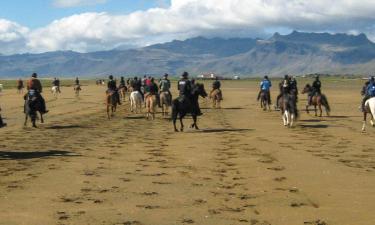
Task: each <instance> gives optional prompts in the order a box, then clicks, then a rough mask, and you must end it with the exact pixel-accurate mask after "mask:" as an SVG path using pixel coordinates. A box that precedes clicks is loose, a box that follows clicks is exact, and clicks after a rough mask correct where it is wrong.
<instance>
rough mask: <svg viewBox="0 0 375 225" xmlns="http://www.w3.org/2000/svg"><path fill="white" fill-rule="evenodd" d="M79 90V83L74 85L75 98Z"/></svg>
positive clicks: (80, 89)
mask: <svg viewBox="0 0 375 225" xmlns="http://www.w3.org/2000/svg"><path fill="white" fill-rule="evenodd" d="M80 91H82V88H81V85H79V84H76V85H74V93H75V96H76V97H77V98H78V97H79V92H80Z"/></svg>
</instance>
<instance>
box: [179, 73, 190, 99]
mask: <svg viewBox="0 0 375 225" xmlns="http://www.w3.org/2000/svg"><path fill="white" fill-rule="evenodd" d="M177 90H178V91H179V95H180V101H189V98H190V95H191V90H192V89H191V82H190V80H189V74H188V73H187V72H184V73H183V74H182V78H181V79H180V80H179V81H178V82H177Z"/></svg>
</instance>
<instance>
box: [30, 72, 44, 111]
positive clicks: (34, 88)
mask: <svg viewBox="0 0 375 225" xmlns="http://www.w3.org/2000/svg"><path fill="white" fill-rule="evenodd" d="M37 77H38V74H36V73H33V74H32V75H31V79H30V80H29V81H28V82H27V90H28V93H27V94H26V95H25V96H24V98H25V100H26V99H27V97H28V96H31V95H35V97H36V98H37V100H39V101H40V105H41V106H40V107H41V113H42V114H45V113H48V110H46V101H45V100H44V98H43V96H42V95H41V93H42V89H43V87H42V84H41V83H40V81H39V80H38V78H37Z"/></svg>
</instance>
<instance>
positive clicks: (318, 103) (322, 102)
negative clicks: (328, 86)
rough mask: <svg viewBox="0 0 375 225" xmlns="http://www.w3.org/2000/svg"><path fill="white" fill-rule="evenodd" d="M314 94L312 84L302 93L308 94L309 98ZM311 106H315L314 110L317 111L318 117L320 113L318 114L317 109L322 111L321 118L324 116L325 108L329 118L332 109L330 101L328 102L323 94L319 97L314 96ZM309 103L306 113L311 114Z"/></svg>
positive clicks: (307, 85)
mask: <svg viewBox="0 0 375 225" xmlns="http://www.w3.org/2000/svg"><path fill="white" fill-rule="evenodd" d="M312 92H313V88H312V87H311V85H310V84H306V86H305V88H304V89H303V91H302V94H307V96H310V95H311V94H312ZM311 98H312V99H311V105H313V106H314V110H315V116H318V112H317V107H318V108H319V111H320V114H319V116H320V117H322V114H323V110H322V106H324V108H325V109H326V113H327V116H329V113H330V111H331V108H330V106H329V104H328V100H327V97H326V96H325V95H323V94H318V95H314V96H312V97H311ZM309 106H310V105H309V102H308V103H307V104H306V112H307V113H310V112H309Z"/></svg>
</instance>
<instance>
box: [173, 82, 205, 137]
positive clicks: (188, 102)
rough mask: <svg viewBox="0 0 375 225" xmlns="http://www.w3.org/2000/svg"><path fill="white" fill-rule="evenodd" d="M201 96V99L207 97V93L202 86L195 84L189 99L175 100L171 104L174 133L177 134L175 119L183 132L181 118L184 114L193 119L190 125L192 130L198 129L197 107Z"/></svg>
mask: <svg viewBox="0 0 375 225" xmlns="http://www.w3.org/2000/svg"><path fill="white" fill-rule="evenodd" d="M199 96H202V97H203V98H205V97H207V92H206V90H205V89H204V85H203V84H196V85H194V87H193V90H192V94H191V97H190V98H189V99H185V100H183V101H181V100H180V99H178V98H177V99H175V100H173V102H172V120H173V126H174V130H175V132H178V130H177V127H176V120H177V117H179V119H180V123H181V128H180V130H181V131H184V124H183V122H182V120H183V118H184V117H185V116H186V114H188V113H190V114H191V116H192V117H193V124H192V125H191V127H192V128H195V129H197V130H198V129H199V128H198V125H197V117H198V114H199V105H198V98H199Z"/></svg>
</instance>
